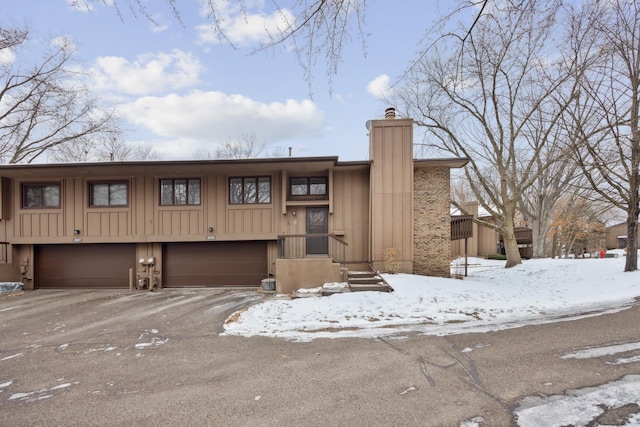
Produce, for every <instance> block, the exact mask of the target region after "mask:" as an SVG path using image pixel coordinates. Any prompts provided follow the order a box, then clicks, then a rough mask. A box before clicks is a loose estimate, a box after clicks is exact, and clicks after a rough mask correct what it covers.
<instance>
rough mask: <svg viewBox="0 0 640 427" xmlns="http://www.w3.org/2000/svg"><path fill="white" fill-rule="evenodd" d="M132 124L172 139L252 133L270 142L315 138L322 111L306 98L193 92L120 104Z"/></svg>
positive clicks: (201, 139)
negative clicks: (254, 97) (276, 99)
mask: <svg viewBox="0 0 640 427" xmlns="http://www.w3.org/2000/svg"><path fill="white" fill-rule="evenodd" d="M121 114H122V115H123V116H124V117H125V118H126V119H128V120H129V121H130V122H132V123H134V124H136V125H139V126H142V127H145V128H147V129H148V130H150V131H151V132H153V133H154V134H156V135H158V136H160V137H163V138H171V139H179V138H184V139H190V140H192V141H193V144H199V143H215V142H224V141H228V140H230V139H237V138H238V137H240V136H241V135H243V134H247V133H253V134H255V135H256V136H257V138H258V139H259V140H260V141H264V142H265V143H267V144H269V143H273V142H280V141H287V140H293V139H296V138H309V137H314V136H317V135H318V134H319V133H320V131H321V127H322V123H323V114H322V112H321V111H320V110H319V109H318V107H317V105H316V104H315V103H313V102H312V101H309V100H302V101H297V100H291V99H289V100H287V101H285V102H271V103H263V102H259V101H255V100H252V99H250V98H247V97H245V96H242V95H227V94H224V93H221V92H213V91H210V92H204V91H193V92H191V93H190V94H188V95H185V96H180V95H176V94H171V95H167V96H163V97H151V96H147V97H142V98H139V99H137V100H136V101H134V102H131V103H129V104H125V105H123V106H121Z"/></svg>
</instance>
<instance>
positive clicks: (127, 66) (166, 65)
mask: <svg viewBox="0 0 640 427" xmlns="http://www.w3.org/2000/svg"><path fill="white" fill-rule="evenodd" d="M201 70H202V65H201V64H200V61H199V60H198V58H196V57H194V56H193V55H192V54H191V53H186V52H183V51H180V50H177V49H175V50H173V51H172V52H171V53H162V52H161V53H154V54H145V55H140V56H138V57H137V58H136V60H135V61H133V62H130V61H128V60H127V59H126V58H123V57H120V56H103V57H100V58H98V59H97V60H96V62H95V64H94V67H93V68H92V70H91V71H92V74H93V76H94V78H95V82H96V89H98V90H102V91H107V92H108V91H116V92H120V93H127V94H133V95H148V94H161V93H166V92H167V91H170V90H175V89H182V88H186V87H192V86H194V85H196V84H197V83H199V82H200V80H199V75H200V71H201Z"/></svg>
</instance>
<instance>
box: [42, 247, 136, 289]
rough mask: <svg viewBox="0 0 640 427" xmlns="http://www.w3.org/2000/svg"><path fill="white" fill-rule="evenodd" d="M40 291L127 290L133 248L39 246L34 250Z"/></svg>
mask: <svg viewBox="0 0 640 427" xmlns="http://www.w3.org/2000/svg"><path fill="white" fill-rule="evenodd" d="M36 262H37V264H36V272H37V273H36V285H37V286H38V287H39V288H83V289H91V288H129V269H130V268H135V267H136V251H135V245H130V244H100V245H97V244H96V245H41V246H37V247H36Z"/></svg>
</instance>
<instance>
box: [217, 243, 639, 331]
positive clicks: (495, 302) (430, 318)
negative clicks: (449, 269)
mask: <svg viewBox="0 0 640 427" xmlns="http://www.w3.org/2000/svg"><path fill="white" fill-rule="evenodd" d="M624 262H625V258H624V257H623V256H621V257H619V258H604V259H598V258H591V259H589V258H587V259H568V260H564V259H563V260H560V259H537V260H527V261H524V262H523V264H521V265H519V266H516V267H514V268H510V269H505V268H504V261H495V260H484V259H478V258H470V259H469V264H470V267H469V277H467V278H465V279H464V280H457V279H443V278H436V277H427V276H417V275H410V274H393V275H384V277H385V279H386V280H387V282H389V284H390V285H391V286H392V287H393V288H394V290H395V291H394V292H392V293H381V292H356V293H340V294H335V295H331V296H329V297H319V296H318V297H310V298H303V299H295V300H267V301H265V302H263V303H262V304H258V305H256V306H253V307H250V308H249V309H248V310H246V311H244V312H242V313H240V314H238V313H235V314H234V316H232V317H230V319H233V320H230V321H228V322H227V323H226V324H225V332H224V333H223V334H225V335H241V336H255V335H261V336H271V337H282V338H286V339H291V340H297V341H308V340H311V339H315V338H338V337H363V338H372V337H378V336H385V335H392V334H398V333H403V332H409V331H416V332H420V333H426V334H437V335H444V334H452V333H457V332H461V331H468V330H469V329H470V328H474V329H475V330H478V329H479V330H497V329H504V328H509V327H517V326H521V325H524V324H531V323H543V322H549V321H554V320H558V319H559V318H561V317H563V316H569V315H577V314H579V313H586V312H589V313H590V315H595V314H597V312H598V311H599V312H604V311H605V310H620V309H623V308H625V306H628V305H629V304H630V303H632V302H633V301H634V298H635V297H636V296H640V273H638V272H631V273H625V272H624V271H623V270H624Z"/></svg>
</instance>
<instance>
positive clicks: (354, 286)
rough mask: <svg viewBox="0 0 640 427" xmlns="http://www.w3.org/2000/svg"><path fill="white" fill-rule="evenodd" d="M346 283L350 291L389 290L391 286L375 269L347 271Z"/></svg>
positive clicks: (391, 289)
mask: <svg viewBox="0 0 640 427" xmlns="http://www.w3.org/2000/svg"><path fill="white" fill-rule="evenodd" d="M347 284H348V285H349V289H350V290H351V292H364V291H378V292H391V291H393V288H392V287H391V285H389V284H388V283H387V281H386V280H384V278H383V277H382V276H380V275H379V274H378V273H376V272H375V271H349V274H348V275H347Z"/></svg>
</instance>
